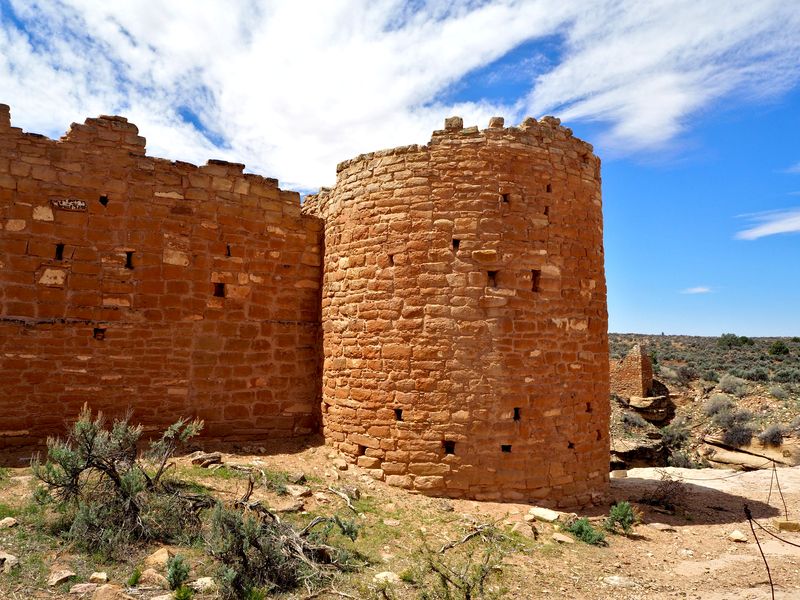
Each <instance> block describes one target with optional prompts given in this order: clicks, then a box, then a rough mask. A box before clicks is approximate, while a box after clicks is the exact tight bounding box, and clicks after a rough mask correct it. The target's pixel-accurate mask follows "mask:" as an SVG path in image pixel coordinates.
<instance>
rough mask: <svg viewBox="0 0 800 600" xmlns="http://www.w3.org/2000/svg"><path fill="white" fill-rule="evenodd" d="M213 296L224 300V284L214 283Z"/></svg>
mask: <svg viewBox="0 0 800 600" xmlns="http://www.w3.org/2000/svg"><path fill="white" fill-rule="evenodd" d="M214 296H215V297H217V298H224V297H225V284H224V283H215V284H214Z"/></svg>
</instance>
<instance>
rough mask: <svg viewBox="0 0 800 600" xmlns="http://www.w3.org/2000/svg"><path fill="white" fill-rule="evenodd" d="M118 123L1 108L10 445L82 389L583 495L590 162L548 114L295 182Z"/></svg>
mask: <svg viewBox="0 0 800 600" xmlns="http://www.w3.org/2000/svg"><path fill="white" fill-rule="evenodd" d="M144 143H145V141H144V139H143V138H142V137H140V136H139V135H138V131H137V129H136V127H135V126H134V125H132V124H130V123H128V122H127V121H126V120H125V119H123V118H121V117H100V118H98V119H88V120H87V121H86V123H85V124H83V125H76V124H73V126H72V128H71V129H70V131H69V132H68V133H67V135H66V136H64V137H63V138H62V139H61V140H59V141H53V140H50V139H47V138H45V137H43V136H39V135H35V134H29V133H24V132H22V131H21V130H20V129H18V128H14V127H11V123H10V117H9V109H8V107H6V106H4V105H0V377H2V380H0V381H1V383H0V392H2V398H1V399H0V445H1V446H2V447H3V448H5V449H8V448H9V447H14V446H23V445H25V444H29V443H31V441H36V440H39V441H40V440H41V439H42V438H43V437H44V436H47V435H52V434H61V433H63V431H64V427H65V424H66V423H67V422H68V421H69V420H70V419H72V418H74V416H75V415H76V414H77V412H78V410H79V409H80V407H81V406H82V405H83V403H85V402H88V403H89V405H90V406H91V407H92V408H93V409H94V410H103V411H104V412H106V413H107V414H109V415H112V416H113V415H120V414H123V413H124V412H125V411H127V410H132V411H133V416H134V420H136V421H141V422H143V423H145V424H146V425H147V426H148V427H152V428H157V427H163V426H164V425H166V424H168V423H170V422H172V421H174V420H175V419H176V418H178V417H181V416H198V417H200V418H202V419H204V420H205V422H206V429H205V435H206V437H207V438H209V439H218V440H232V441H239V440H250V441H259V440H264V439H267V438H274V437H293V436H300V435H306V434H309V433H313V432H316V431H319V430H320V429H321V430H322V433H323V434H324V436H325V439H326V441H327V442H328V443H329V444H331V445H333V446H334V447H336V448H337V449H339V450H340V451H341V452H342V453H343V454H344V455H346V456H347V457H350V459H351V460H352V461H354V462H356V463H357V464H358V465H360V466H361V467H363V468H365V469H368V470H369V471H370V473H371V474H372V475H373V476H375V477H377V478H379V479H384V480H385V481H387V482H388V483H390V484H392V485H398V486H402V487H405V488H410V489H414V490H418V491H421V492H424V493H429V494H433V495H445V496H452V497H469V498H476V499H494V500H501V499H502V500H519V501H539V502H545V503H550V504H559V505H565V506H566V505H574V504H585V503H588V502H589V501H591V499H592V495H593V494H596V493H602V492H603V491H604V490H605V488H606V485H607V481H608V478H607V472H608V463H609V441H608V416H609V405H608V393H609V372H608V365H609V362H608V342H607V334H606V330H607V315H606V302H605V292H606V290H605V277H604V270H603V250H602V212H601V200H600V174H599V170H600V165H599V160H598V159H597V158H596V157H595V156H594V154H593V153H592V148H591V146H590V145H588V144H586V143H585V142H582V141H580V140H578V139H577V138H574V137H573V136H572V135H571V132H570V130H569V129H567V128H564V127H562V126H561V125H560V123H559V121H558V120H557V119H554V118H552V117H545V118H543V119H542V120H541V121H536V120H534V119H526V120H525V121H524V122H523V123H522V125H520V126H519V127H504V126H503V122H502V119H499V118H495V119H492V121H491V122H490V127H489V129H486V130H483V131H479V130H478V128H477V127H471V128H466V129H465V128H464V127H463V124H462V122H461V120H460V119H458V118H452V119H448V120H447V121H446V126H445V129H444V130H442V131H436V132H434V134H433V137H432V139H431V141H430V143H429V144H427V145H425V146H409V147H404V148H397V149H394V150H388V151H381V152H376V153H372V154H367V155H362V156H359V157H357V158H355V159H353V160H350V161H346V162H344V163H342V164H340V165H339V167H338V176H337V183H336V186H335V187H334V188H332V189H323V190H322V191H321V192H320V193H319V194H317V195H315V196H309V197H308V198H307V200H306V202H305V203H304V204H303V206H302V208H301V203H300V199H299V195H298V194H297V193H294V192H287V191H282V190H280V189H279V188H278V187H277V182H276V181H275V180H272V179H266V178H263V177H259V176H256V175H250V174H244V173H243V165H240V164H232V163H225V162H222V161H209V162H208V164H207V165H205V166H201V167H197V166H194V165H190V164H187V163H181V162H171V161H167V160H163V159H158V158H152V157H148V156H146V155H145V145H144Z"/></svg>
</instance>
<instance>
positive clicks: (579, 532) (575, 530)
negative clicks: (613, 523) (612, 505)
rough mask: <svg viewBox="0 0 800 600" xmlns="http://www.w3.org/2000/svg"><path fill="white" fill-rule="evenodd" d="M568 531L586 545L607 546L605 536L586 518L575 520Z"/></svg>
mask: <svg viewBox="0 0 800 600" xmlns="http://www.w3.org/2000/svg"><path fill="white" fill-rule="evenodd" d="M567 531H569V532H570V533H571V534H572V535H574V536H575V537H576V538H578V539H579V540H580V541H582V542H584V543H586V544H591V545H593V546H605V545H606V536H605V534H604V533H603V532H602V531H600V530H599V529H596V528H595V527H594V526H593V525H592V524H591V523H590V522H589V519H587V518H586V517H582V518H580V519H575V520H574V521H573V522H572V523H570V524H569V525H568V526H567Z"/></svg>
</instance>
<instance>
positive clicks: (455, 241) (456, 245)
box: [453, 238, 461, 250]
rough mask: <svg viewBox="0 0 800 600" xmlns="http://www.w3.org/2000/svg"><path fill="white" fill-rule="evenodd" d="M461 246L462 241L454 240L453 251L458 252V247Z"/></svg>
mask: <svg viewBox="0 0 800 600" xmlns="http://www.w3.org/2000/svg"><path fill="white" fill-rule="evenodd" d="M460 245H461V240H459V239H458V238H453V250H458V247H459V246H460Z"/></svg>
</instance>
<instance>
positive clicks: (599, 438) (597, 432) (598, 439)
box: [596, 429, 603, 442]
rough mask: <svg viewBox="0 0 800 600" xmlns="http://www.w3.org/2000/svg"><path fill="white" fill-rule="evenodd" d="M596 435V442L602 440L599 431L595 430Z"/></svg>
mask: <svg viewBox="0 0 800 600" xmlns="http://www.w3.org/2000/svg"><path fill="white" fill-rule="evenodd" d="M596 434H597V441H598V442H599V441H600V440H602V439H603V434H602V433H600V430H599V429H597V430H596Z"/></svg>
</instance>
